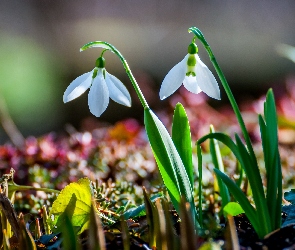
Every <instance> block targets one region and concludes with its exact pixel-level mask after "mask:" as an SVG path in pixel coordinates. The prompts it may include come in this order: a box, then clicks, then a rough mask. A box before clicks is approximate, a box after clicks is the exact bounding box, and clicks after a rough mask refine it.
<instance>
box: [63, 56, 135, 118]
mask: <svg viewBox="0 0 295 250" xmlns="http://www.w3.org/2000/svg"><path fill="white" fill-rule="evenodd" d="M104 66H105V60H104V58H103V57H99V58H98V59H97V61H96V67H95V68H94V69H93V70H92V71H90V72H88V73H85V74H83V75H81V76H79V77H78V78H76V79H75V80H74V81H73V82H72V83H71V84H70V85H69V86H68V88H67V89H66V91H65V93H64V96H63V101H64V103H66V102H69V101H72V100H73V99H75V98H77V97H79V96H80V95H82V94H83V93H84V92H85V91H86V90H87V89H88V88H90V91H89V94H88V106H89V109H90V112H91V113H92V114H93V115H95V116H96V117H99V116H100V115H101V114H102V113H103V112H104V111H105V110H106V108H107V106H108V104H109V98H111V99H112V100H113V101H115V102H117V103H119V104H122V105H125V106H127V107H130V106H131V97H130V94H129V92H128V90H127V88H126V87H125V86H124V85H123V83H122V82H121V81H120V80H119V79H118V78H116V77H115V76H113V75H111V74H109V73H108V72H107V71H106V69H105V67H104Z"/></svg>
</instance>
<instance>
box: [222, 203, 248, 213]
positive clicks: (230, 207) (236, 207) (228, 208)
mask: <svg viewBox="0 0 295 250" xmlns="http://www.w3.org/2000/svg"><path fill="white" fill-rule="evenodd" d="M223 211H224V212H226V213H227V214H229V215H231V216H237V215H239V214H243V213H245V211H244V209H243V208H242V207H241V205H240V204H239V203H237V202H229V203H227V204H226V205H225V206H224V208H223Z"/></svg>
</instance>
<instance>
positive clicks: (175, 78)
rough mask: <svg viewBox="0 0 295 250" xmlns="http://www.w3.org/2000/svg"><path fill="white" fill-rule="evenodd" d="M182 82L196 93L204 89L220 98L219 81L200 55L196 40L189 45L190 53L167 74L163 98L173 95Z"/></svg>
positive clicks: (163, 86)
mask: <svg viewBox="0 0 295 250" xmlns="http://www.w3.org/2000/svg"><path fill="white" fill-rule="evenodd" d="M181 84H183V86H184V87H185V88H186V89H187V90H188V91H190V92H192V93H194V94H198V93H200V92H202V91H203V92H204V93H206V94H207V95H208V96H210V97H212V98H215V99H218V100H220V91H219V87H218V83H217V81H216V79H215V77H214V76H213V74H212V72H211V71H210V70H209V69H208V67H207V66H206V65H205V64H204V63H203V62H202V61H201V59H200V57H199V56H198V47H197V45H196V44H195V43H194V42H192V43H191V44H190V45H189V46H188V54H187V55H186V56H185V57H184V59H183V60H182V61H181V62H179V63H178V64H176V65H175V66H174V67H173V68H172V69H171V70H170V71H169V72H168V74H167V75H166V76H165V78H164V80H163V82H162V86H161V89H160V98H161V100H163V99H165V98H167V97H168V96H170V95H172V94H173V93H174V92H175V91H176V90H177V89H178V88H179V87H180V86H181Z"/></svg>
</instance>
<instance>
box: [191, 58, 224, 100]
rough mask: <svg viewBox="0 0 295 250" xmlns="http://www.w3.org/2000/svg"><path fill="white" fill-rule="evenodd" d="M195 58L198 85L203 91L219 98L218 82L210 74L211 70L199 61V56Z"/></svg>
mask: <svg viewBox="0 0 295 250" xmlns="http://www.w3.org/2000/svg"><path fill="white" fill-rule="evenodd" d="M196 58H197V65H196V72H195V73H196V81H197V83H198V86H199V87H200V88H201V89H202V91H204V92H205V93H206V94H207V95H208V96H210V97H212V98H215V99H217V100H220V90H219V87H218V83H217V81H216V79H215V77H214V75H213V74H212V72H211V71H210V70H209V69H208V67H207V66H206V65H205V64H204V63H203V62H202V61H201V59H200V58H199V56H196Z"/></svg>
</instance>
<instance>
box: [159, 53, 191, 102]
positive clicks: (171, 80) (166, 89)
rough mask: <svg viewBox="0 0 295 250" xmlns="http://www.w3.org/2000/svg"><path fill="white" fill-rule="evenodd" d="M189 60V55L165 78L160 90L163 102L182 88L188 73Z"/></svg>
mask: <svg viewBox="0 0 295 250" xmlns="http://www.w3.org/2000/svg"><path fill="white" fill-rule="evenodd" d="M187 58H188V55H186V56H185V57H184V59H183V60H182V61H180V62H179V63H178V64H176V65H175V66H174V67H173V68H172V69H171V70H170V71H169V72H168V74H167V75H166V76H165V78H164V80H163V82H162V85H161V88H160V99H161V100H163V99H165V98H167V97H168V96H170V95H172V94H173V93H174V92H175V91H176V90H177V89H178V88H179V87H180V86H181V84H182V82H183V80H184V77H185V73H186V68H187V65H186V64H187Z"/></svg>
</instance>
